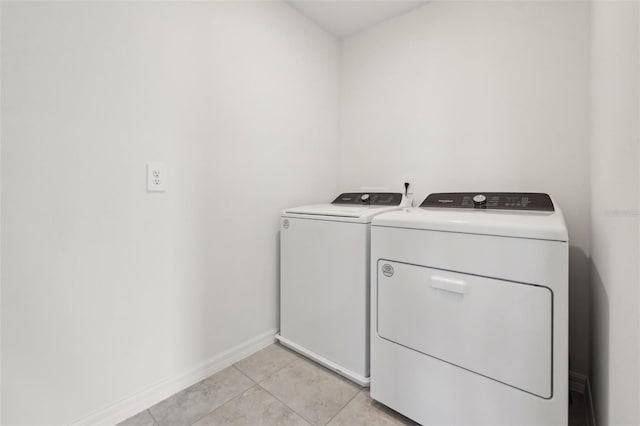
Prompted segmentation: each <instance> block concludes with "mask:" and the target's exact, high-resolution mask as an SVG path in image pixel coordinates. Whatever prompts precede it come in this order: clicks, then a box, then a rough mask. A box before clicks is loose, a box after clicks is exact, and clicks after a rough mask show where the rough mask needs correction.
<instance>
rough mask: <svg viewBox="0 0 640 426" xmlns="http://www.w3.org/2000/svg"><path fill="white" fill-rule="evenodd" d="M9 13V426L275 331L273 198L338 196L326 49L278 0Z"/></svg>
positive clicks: (94, 401) (60, 419) (333, 97)
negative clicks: (163, 183)
mask: <svg viewBox="0 0 640 426" xmlns="http://www.w3.org/2000/svg"><path fill="white" fill-rule="evenodd" d="M2 8H3V10H2V34H1V38H2V46H1V47H2V71H3V73H2V89H3V91H2V122H3V124H4V126H3V127H2V188H1V189H2V200H1V201H2V247H3V252H2V307H1V311H2V373H3V377H2V408H3V412H2V416H3V417H2V424H7V425H9V424H48V425H51V424H64V423H70V422H73V421H75V420H77V419H78V418H81V417H83V416H86V415H88V414H90V413H91V412H93V411H94V410H100V409H102V408H104V407H106V406H107V405H108V404H111V403H114V402H116V401H117V400H118V399H120V398H122V397H124V396H127V395H130V394H132V393H135V392H137V391H139V390H140V389H143V388H145V387H146V386H148V385H150V384H152V383H155V382H157V381H158V380H162V379H165V378H171V377H175V376H178V375H180V374H182V373H184V372H185V371H189V369H191V368H194V367H196V366H198V365H200V364H201V363H202V362H204V361H206V360H208V359H211V358H212V357H215V356H216V355H218V354H220V353H222V352H224V351H225V350H227V349H229V348H231V347H233V346H234V345H238V344H240V343H242V342H245V341H247V340H249V339H251V338H253V337H255V336H258V335H261V334H262V333H265V332H268V331H270V330H273V329H275V328H276V327H277V290H276V289H277V287H276V282H277V277H276V274H277V239H278V236H277V230H278V225H277V224H278V214H279V210H280V209H282V208H285V207H286V206H289V205H295V204H301V203H306V202H311V201H317V200H318V199H329V198H331V196H333V195H334V194H335V192H336V189H337V178H336V176H337V174H338V172H337V166H336V164H335V159H336V157H337V145H336V144H337V121H338V120H337V101H338V96H337V91H338V81H337V79H338V74H339V73H338V59H339V54H338V45H337V43H336V41H335V40H334V39H333V38H332V37H330V36H328V35H326V34H325V33H323V32H321V31H320V30H318V29H317V27H316V26H314V25H312V24H310V23H309V22H308V21H307V20H306V19H305V18H302V17H301V16H300V15H299V14H298V13H297V12H295V11H293V10H291V9H290V8H289V7H288V6H286V5H284V4H281V3H275V2H212V3H198V2H192V3H187V2H176V3H162V2H160V3H159V2H151V3H148V2H139V3H129V2H107V3H96V2H87V3H80V2H67V3H47V2H43V3H28V2H22V3H12V2H3V5H2ZM149 160H159V161H164V162H166V164H167V166H168V168H169V184H168V186H169V189H168V192H166V193H164V194H157V193H155V194H152V193H146V192H145V163H146V162H147V161H149Z"/></svg>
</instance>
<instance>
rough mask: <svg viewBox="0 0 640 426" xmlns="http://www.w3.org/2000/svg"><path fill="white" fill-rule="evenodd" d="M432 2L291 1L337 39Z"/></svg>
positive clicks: (293, 5)
mask: <svg viewBox="0 0 640 426" xmlns="http://www.w3.org/2000/svg"><path fill="white" fill-rule="evenodd" d="M428 2H429V0H386V1H384V0H383V1H370V0H288V1H287V3H288V4H290V5H291V6H292V7H293V8H294V9H296V10H298V11H299V12H300V13H302V14H303V15H305V16H306V17H308V18H309V19H311V20H313V21H314V22H316V23H317V24H318V25H320V26H321V27H322V28H324V29H325V30H327V31H329V32H330V33H332V34H333V35H335V36H336V37H340V38H342V37H347V36H350V35H352V34H354V33H356V32H358V31H360V30H363V29H365V28H367V27H370V26H372V25H375V24H377V23H380V22H382V21H385V20H387V19H389V18H392V17H394V16H398V15H402V14H403V13H406V12H408V11H410V10H412V9H415V8H417V7H420V6H422V5H424V4H426V3H428Z"/></svg>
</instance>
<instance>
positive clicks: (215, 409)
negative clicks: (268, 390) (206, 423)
mask: <svg viewBox="0 0 640 426" xmlns="http://www.w3.org/2000/svg"><path fill="white" fill-rule="evenodd" d="M256 386H258V384H257V383H254V384H253V385H251V386H249V387H248V388H247V389H245V390H243V391H242V392H240V393H239V394H238V395H236V396H234V397H233V398H231V399H229V400H228V401H225V402H223V403H222V404H220V405H219V406H217V407H216V408H214V409H213V410H211V411H209V412H208V413H207V414H205V415H204V416H202V417H200V418H198V419H197V420H196V421H194V422H193V423H191V424H190V425H189V426H193V425H194V424H196V423H198V422H199V421H200V420H202V419H204V418H205V417H207V416H209V415H211V414H213V413H214V412H216V411H218V410H219V409H220V408H222V407H224V406H225V405H227V404H229V403H231V401H233V400H234V399H236V398H240V397H241V396H242V395H244V394H245V393H246V392H247V391H248V390H249V389H251V388H255V387H256Z"/></svg>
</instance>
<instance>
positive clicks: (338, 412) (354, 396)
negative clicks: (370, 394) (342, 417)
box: [325, 389, 362, 425]
mask: <svg viewBox="0 0 640 426" xmlns="http://www.w3.org/2000/svg"><path fill="white" fill-rule="evenodd" d="M361 392H362V389H359V390H358V392H356V394H355V395H353V397H351V399H349V401H347V403H346V404H344V405H343V406H342V408H340V409H339V410H338V411H337V412H336V413H335V414H334V415H333V416H332V417H331V418H330V419H329V421H327V422H326V423H325V425H328V424H329V423H331V422H332V421H333V419H335V418H336V417H337V416H338V414H340V413H342V411H343V410H344V409H345V408H347V405H349V404H351V401H353V400H354V399H356V397H357V396H358V395H360V393H361Z"/></svg>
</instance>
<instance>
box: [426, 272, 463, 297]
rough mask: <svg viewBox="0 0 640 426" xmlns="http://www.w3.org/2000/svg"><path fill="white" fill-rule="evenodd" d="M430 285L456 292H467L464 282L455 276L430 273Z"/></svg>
mask: <svg viewBox="0 0 640 426" xmlns="http://www.w3.org/2000/svg"><path fill="white" fill-rule="evenodd" d="M431 287H433V288H435V289H438V290H444V291H450V292H452V293H458V294H465V293H466V292H467V283H466V282H464V281H462V280H458V279H455V278H447V277H441V276H439V275H431Z"/></svg>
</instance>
